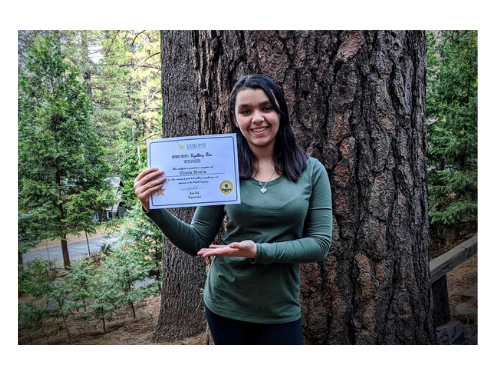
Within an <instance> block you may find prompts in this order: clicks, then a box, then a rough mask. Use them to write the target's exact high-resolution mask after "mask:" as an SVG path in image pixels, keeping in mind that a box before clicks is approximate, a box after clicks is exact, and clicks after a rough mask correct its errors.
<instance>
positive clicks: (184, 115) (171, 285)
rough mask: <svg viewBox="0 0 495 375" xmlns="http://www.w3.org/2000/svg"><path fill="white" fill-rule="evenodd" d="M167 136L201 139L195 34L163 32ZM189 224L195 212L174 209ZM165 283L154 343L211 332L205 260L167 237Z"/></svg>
mask: <svg viewBox="0 0 495 375" xmlns="http://www.w3.org/2000/svg"><path fill="white" fill-rule="evenodd" d="M160 36H161V51H162V94H163V122H162V125H163V137H178V136H186V135H198V134H200V132H199V126H198V100H197V89H196V82H195V76H194V66H193V58H194V56H193V43H192V34H191V32H190V31H161V32H160ZM170 211H171V212H172V213H173V214H174V215H175V216H176V217H178V218H179V219H180V220H182V221H184V222H187V223H190V222H191V219H192V216H193V214H194V209H193V208H181V209H171V210H170ZM162 260H163V285H162V290H161V305H160V315H159V318H158V325H157V327H156V329H155V331H154V332H153V336H152V341H154V342H174V341H177V340H181V339H184V338H187V337H190V336H194V335H197V334H200V333H202V332H204V331H205V329H206V320H205V317H204V304H203V299H202V296H201V288H203V287H204V284H205V281H206V267H205V262H204V260H203V258H202V257H191V256H190V255H187V254H185V253H183V252H182V251H180V250H179V249H177V248H176V247H175V246H173V245H172V244H171V243H170V242H168V240H166V239H165V241H164V247H163V256H162Z"/></svg>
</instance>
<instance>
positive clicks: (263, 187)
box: [258, 169, 275, 194]
mask: <svg viewBox="0 0 495 375" xmlns="http://www.w3.org/2000/svg"><path fill="white" fill-rule="evenodd" d="M274 173H275V169H274V170H273V172H272V174H271V175H270V177H269V178H268V181H267V182H265V184H264V185H263V184H262V183H261V181H258V182H259V184H260V186H261V190H260V191H261V194H265V193H266V185H267V184H268V183H269V182H270V179H271V178H272V176H273V174H274Z"/></svg>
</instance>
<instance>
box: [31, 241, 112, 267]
mask: <svg viewBox="0 0 495 375" xmlns="http://www.w3.org/2000/svg"><path fill="white" fill-rule="evenodd" d="M115 241H116V236H111V237H110V238H105V237H95V238H90V239H89V251H90V252H91V254H93V253H94V252H98V251H100V248H101V245H103V244H104V243H106V244H112V243H113V242H115ZM67 246H68V248H69V258H70V260H73V259H77V258H80V257H83V256H85V255H88V244H87V242H86V239H84V240H81V241H78V242H73V243H70V244H68V245H67ZM34 258H41V259H43V260H50V261H55V262H57V263H63V258H62V245H57V246H53V247H49V248H48V249H47V248H46V247H45V248H44V249H39V250H32V251H28V252H27V253H24V254H22V263H28V262H30V261H32V260H33V259H34Z"/></svg>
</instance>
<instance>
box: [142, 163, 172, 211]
mask: <svg viewBox="0 0 495 375" xmlns="http://www.w3.org/2000/svg"><path fill="white" fill-rule="evenodd" d="M162 174H163V171H159V170H158V168H150V169H145V170H144V171H142V172H141V173H140V174H139V175H138V176H137V177H136V179H135V180H134V192H135V193H136V195H137V197H138V198H139V200H140V201H141V204H142V205H143V207H144V209H145V210H146V212H148V211H149V210H150V196H151V194H153V193H155V192H157V191H158V190H160V189H161V188H162V186H163V184H164V183H165V181H167V178H166V177H163V178H157V177H160V176H161V175H162ZM155 178H156V180H155Z"/></svg>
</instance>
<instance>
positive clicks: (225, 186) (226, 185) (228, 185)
mask: <svg viewBox="0 0 495 375" xmlns="http://www.w3.org/2000/svg"><path fill="white" fill-rule="evenodd" d="M233 188H234V187H233V186H232V182H230V181H224V182H222V183H221V184H220V190H221V191H222V193H224V194H229V193H230V192H231V191H232V189H233Z"/></svg>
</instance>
